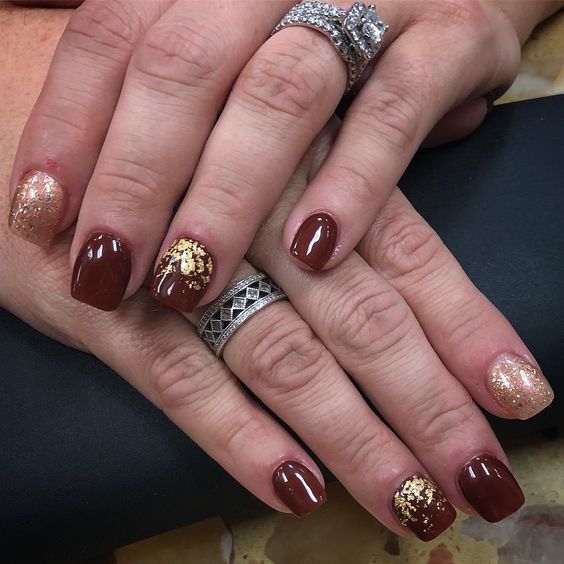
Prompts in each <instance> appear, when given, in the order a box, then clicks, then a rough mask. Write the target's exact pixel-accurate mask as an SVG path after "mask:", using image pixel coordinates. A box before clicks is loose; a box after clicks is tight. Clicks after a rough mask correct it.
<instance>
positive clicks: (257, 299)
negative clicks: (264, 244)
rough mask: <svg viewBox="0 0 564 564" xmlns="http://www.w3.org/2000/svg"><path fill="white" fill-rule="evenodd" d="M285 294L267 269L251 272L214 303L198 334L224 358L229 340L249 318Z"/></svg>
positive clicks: (206, 314) (216, 353)
mask: <svg viewBox="0 0 564 564" xmlns="http://www.w3.org/2000/svg"><path fill="white" fill-rule="evenodd" d="M285 297H286V294H285V293H284V291H283V290H282V289H281V288H280V286H278V285H277V284H276V283H275V282H273V281H272V280H271V279H270V278H269V277H268V276H267V275H266V274H264V272H259V273H257V274H253V275H251V276H247V277H246V278H244V279H243V280H241V281H240V282H237V283H236V284H234V285H233V286H231V287H230V288H229V289H228V290H226V291H225V292H224V293H223V294H222V295H221V296H219V298H217V300H215V301H214V302H213V303H212V304H210V306H209V307H208V309H207V310H206V312H205V313H204V315H203V316H202V319H200V323H199V324H198V335H200V337H201V338H202V339H203V340H204V342H205V343H207V345H208V346H209V347H210V348H211V349H212V351H213V352H214V353H215V355H216V356H217V357H218V358H221V353H222V350H223V347H224V346H225V343H227V341H228V340H229V338H230V337H231V336H232V335H233V334H234V333H235V331H237V329H238V328H239V327H241V325H243V323H245V321H247V319H249V318H250V317H252V316H253V315H254V314H255V313H257V312H258V311H260V310H261V309H262V308H263V307H266V306H267V305H269V304H271V303H273V302H276V301H278V300H282V299H284V298H285Z"/></svg>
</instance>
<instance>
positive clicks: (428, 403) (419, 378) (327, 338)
mask: <svg viewBox="0 0 564 564" xmlns="http://www.w3.org/2000/svg"><path fill="white" fill-rule="evenodd" d="M294 188H295V187H294ZM298 188H299V187H298ZM296 192H299V190H295V191H294V194H293V196H294V198H295V197H297V195H298V194H297V193H296ZM286 194H289V192H286V193H285V195H286ZM291 204H292V199H291V197H290V196H288V198H287V199H285V200H284V202H283V205H282V209H287V207H288V206H291ZM281 215H282V217H283V212H282V214H275V215H274V216H273V217H272V219H271V220H269V222H267V223H266V224H265V226H264V227H263V229H262V231H261V233H260V234H259V238H258V239H257V242H256V244H253V246H252V248H251V250H250V252H249V259H250V260H251V261H252V262H253V264H255V265H257V267H258V268H261V269H263V270H266V271H267V272H269V273H270V274H271V275H272V276H273V277H274V278H275V279H276V280H277V282H278V283H279V284H280V285H281V286H282V287H283V288H284V289H285V291H286V292H287V294H288V296H289V298H290V300H291V302H292V304H293V305H294V307H295V308H296V310H297V312H298V313H299V314H300V315H301V316H302V317H303V318H304V320H307V322H308V324H309V325H310V326H311V328H312V330H313V331H314V332H315V334H317V335H318V336H319V338H320V339H321V340H322V341H323V343H324V344H325V346H326V347H327V348H328V350H329V351H330V352H331V353H332V354H333V355H334V357H335V359H336V360H337V362H338V363H339V364H340V365H341V366H342V368H343V369H344V370H345V371H346V373H348V374H350V375H351V376H352V377H353V378H354V379H355V380H356V381H357V382H358V383H359V385H360V386H361V387H362V389H363V390H364V392H365V393H366V395H367V396H368V397H369V398H370V399H371V401H372V402H373V404H374V405H375V406H376V407H377V408H378V411H379V412H380V413H381V414H382V415H383V416H384V417H385V419H386V421H387V422H388V423H389V424H390V425H392V426H393V428H394V429H395V430H396V431H397V433H398V434H399V436H400V437H401V438H402V439H403V441H404V442H405V443H406V444H407V445H408V446H409V447H410V448H411V450H412V451H413V452H414V454H415V455H416V456H417V458H418V459H419V460H420V461H421V463H422V464H423V465H424V466H425V468H426V469H427V471H428V472H429V474H430V475H432V476H433V477H434V478H435V479H436V480H437V483H438V484H439V486H440V487H441V489H442V490H443V491H444V492H445V494H446V495H447V497H448V498H449V499H450V500H452V501H453V502H454V503H456V504H457V505H458V506H459V507H461V508H462V509H463V510H465V511H466V512H468V511H472V508H474V509H475V510H476V511H478V512H479V513H480V514H481V515H482V516H483V517H485V518H486V519H488V520H490V521H497V520H499V519H502V518H503V517H505V516H507V515H509V514H510V513H512V512H513V511H515V510H516V509H517V508H518V507H520V506H521V505H522V503H523V495H522V492H521V490H520V488H519V486H518V484H517V483H516V481H515V479H514V478H513V477H512V475H511V473H510V471H509V470H508V469H507V468H506V466H505V463H506V462H507V459H506V457H505V455H504V453H503V450H502V449H501V447H500V445H499V443H498V442H497V440H496V438H495V436H494V434H493V432H492V430H491V429H490V427H489V425H488V423H487V421H486V420H485V418H484V416H483V415H482V414H481V412H480V410H479V409H478V408H477V406H476V405H475V404H474V403H473V401H472V399H471V397H470V395H469V394H468V392H467V391H466V390H465V389H464V387H463V386H462V385H461V384H460V383H459V382H458V381H457V380H456V379H455V378H454V377H453V376H452V374H451V373H450V372H449V371H448V370H447V369H446V368H445V366H444V364H443V363H442V362H441V360H440V359H439V357H438V356H437V354H436V353H435V351H434V350H433V348H432V347H431V345H430V343H429V341H428V340H427V338H426V336H425V334H424V332H423V330H422V329H421V327H420V325H419V324H418V322H417V320H416V318H415V317H414V315H413V312H412V311H411V310H410V309H409V307H408V305H407V304H406V302H405V301H404V300H403V299H402V297H401V296H400V295H399V294H398V293H397V291H396V290H395V289H394V288H393V287H392V286H390V285H389V284H388V283H387V282H386V281H384V280H383V279H382V278H380V277H379V276H378V275H377V274H376V273H375V272H374V271H373V270H372V269H371V267H370V266H369V265H368V264H366V262H364V261H363V260H362V259H361V258H360V257H359V256H358V255H356V254H353V255H351V256H350V257H349V258H348V259H347V260H346V261H344V262H343V264H341V265H339V266H338V267H336V268H335V269H334V270H332V271H331V272H330V273H325V274H323V275H320V274H306V273H303V272H302V273H301V274H300V272H299V268H298V267H297V265H294V264H292V263H288V261H284V260H283V251H282V250H280V249H279V248H278V247H277V246H276V245H275V244H273V243H272V241H276V240H277V237H278V236H279V234H280V232H281V229H282V221H281V219H282V218H281ZM406 413H408V414H409V417H406V416H405V414H406ZM485 454H486V456H485ZM482 462H483V464H484V466H483V468H487V469H488V471H491V472H492V473H493V474H492V476H495V477H496V480H490V478H489V477H488V476H487V475H486V476H484V475H483V474H480V476H479V477H478V478H477V479H476V480H472V479H470V478H469V472H470V473H471V472H473V471H475V470H476V465H478V466H479V467H480V468H482V466H480V464H481V463H482ZM496 472H497V473H496ZM497 478H499V480H497ZM492 481H493V482H496V483H495V484H494V486H493V489H492Z"/></svg>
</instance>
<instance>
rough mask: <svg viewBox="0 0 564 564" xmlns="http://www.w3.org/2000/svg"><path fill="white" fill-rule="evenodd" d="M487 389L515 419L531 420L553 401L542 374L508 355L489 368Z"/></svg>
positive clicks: (549, 388) (550, 390)
mask: <svg viewBox="0 0 564 564" xmlns="http://www.w3.org/2000/svg"><path fill="white" fill-rule="evenodd" d="M488 387H489V389H490V392H491V393H492V395H493V396H494V398H495V399H496V400H497V402H498V403H499V404H500V405H501V407H503V408H504V409H505V410H506V411H507V412H508V413H509V414H511V415H512V416H513V417H516V418H517V419H529V418H530V417H533V416H534V415H536V414H537V413H539V412H540V411H542V410H543V409H544V408H545V407H547V406H548V405H550V404H551V403H552V400H553V399H554V392H553V391H552V388H551V387H550V384H549V383H548V381H547V379H546V378H545V377H544V376H543V374H542V372H541V371H540V370H539V369H538V368H536V367H535V366H533V365H532V364H530V363H528V362H527V361H525V360H523V359H522V358H520V357H518V356H515V355H512V354H502V355H501V356H499V357H498V358H497V359H496V360H495V361H494V363H493V364H492V365H491V367H490V369H489V371H488Z"/></svg>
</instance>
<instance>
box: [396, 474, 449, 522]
mask: <svg viewBox="0 0 564 564" xmlns="http://www.w3.org/2000/svg"><path fill="white" fill-rule="evenodd" d="M450 508H451V505H450V503H449V502H448V500H447V499H446V498H445V497H444V495H443V494H442V493H441V492H440V491H439V489H438V488H437V486H435V484H433V483H432V482H430V481H429V480H427V479H426V478H423V477H422V476H417V475H416V476H412V477H411V478H409V479H407V480H406V481H405V482H404V483H403V484H402V485H401V486H400V487H399V488H398V490H397V491H396V493H395V494H394V509H395V510H396V514H397V516H398V518H399V520H400V522H401V524H402V525H404V526H407V527H409V526H410V524H411V523H419V524H420V525H422V526H421V527H418V528H420V530H421V531H422V532H423V533H427V532H429V530H430V529H431V527H433V526H434V521H435V518H436V515H437V513H440V512H443V513H444V512H446V511H447V510H450ZM410 528H412V527H410Z"/></svg>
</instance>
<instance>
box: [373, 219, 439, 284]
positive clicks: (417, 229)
mask: <svg viewBox="0 0 564 564" xmlns="http://www.w3.org/2000/svg"><path fill="white" fill-rule="evenodd" d="M441 249H442V242H441V240H440V238H439V236H438V235H437V234H436V233H435V232H434V231H433V229H432V228H431V227H430V226H429V225H427V224H426V223H425V222H424V221H423V220H421V218H420V217H419V216H418V215H417V214H416V213H415V212H412V211H408V210H401V211H400V210H397V211H395V213H392V214H391V215H390V216H389V217H381V218H380V221H379V225H378V227H377V229H376V233H375V236H374V239H373V242H372V244H371V245H370V248H369V251H368V252H369V261H370V264H377V265H378V267H379V268H380V269H382V271H384V272H385V273H386V277H387V278H389V279H398V278H401V277H405V276H414V275H415V276H417V274H419V273H425V272H427V271H428V268H429V267H430V265H433V266H434V265H435V259H436V258H437V257H438V255H439V253H440V251H441Z"/></svg>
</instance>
